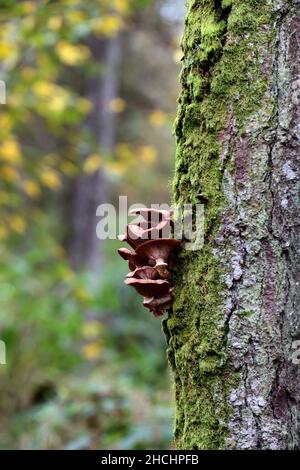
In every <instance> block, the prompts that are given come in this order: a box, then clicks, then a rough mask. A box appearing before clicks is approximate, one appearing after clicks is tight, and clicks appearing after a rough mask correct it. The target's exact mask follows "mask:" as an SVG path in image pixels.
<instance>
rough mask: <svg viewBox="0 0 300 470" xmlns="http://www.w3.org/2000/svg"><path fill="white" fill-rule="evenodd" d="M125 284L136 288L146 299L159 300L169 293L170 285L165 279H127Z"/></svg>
mask: <svg viewBox="0 0 300 470" xmlns="http://www.w3.org/2000/svg"><path fill="white" fill-rule="evenodd" d="M124 282H125V284H127V285H128V286H132V287H134V288H135V289H136V290H137V292H138V293H139V294H141V295H142V296H143V297H146V298H152V297H155V298H158V297H161V296H163V295H165V294H167V293H168V291H169V289H170V283H169V282H168V281H166V280H164V279H157V280H152V279H134V278H128V279H125V281H124Z"/></svg>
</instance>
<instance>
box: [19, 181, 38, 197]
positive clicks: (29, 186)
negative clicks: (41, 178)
mask: <svg viewBox="0 0 300 470" xmlns="http://www.w3.org/2000/svg"><path fill="white" fill-rule="evenodd" d="M23 186H24V191H25V192H26V193H27V194H28V196H30V197H32V198H35V197H38V196H39V195H40V193H41V190H40V187H39V185H38V183H37V182H36V181H34V180H27V181H25V182H24V185H23Z"/></svg>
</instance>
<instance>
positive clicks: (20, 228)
mask: <svg viewBox="0 0 300 470" xmlns="http://www.w3.org/2000/svg"><path fill="white" fill-rule="evenodd" d="M9 225H10V226H11V228H12V229H13V230H14V231H15V232H17V233H19V234H22V233H24V232H25V230H26V222H25V220H24V219H23V218H22V217H21V216H20V215H12V216H11V217H10V219H9Z"/></svg>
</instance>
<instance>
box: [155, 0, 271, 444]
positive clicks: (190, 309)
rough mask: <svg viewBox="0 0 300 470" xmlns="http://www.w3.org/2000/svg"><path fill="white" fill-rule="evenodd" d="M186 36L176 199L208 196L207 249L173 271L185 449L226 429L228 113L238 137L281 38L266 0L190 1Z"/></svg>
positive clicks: (169, 329)
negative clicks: (223, 240)
mask: <svg viewBox="0 0 300 470" xmlns="http://www.w3.org/2000/svg"><path fill="white" fill-rule="evenodd" d="M187 6H188V9H187V16H186V22H185V32H184V36H183V40H182V47H183V52H184V65H183V69H182V73H181V83H182V91H181V95H180V97H179V106H178V116H177V120H176V123H175V134H176V138H177V153H176V171H175V178H174V181H173V193H174V202H175V203H176V204H179V205H180V206H182V205H183V204H186V203H194V204H196V203H198V202H202V201H203V200H205V246H204V247H203V249H202V250H200V251H197V252H188V251H184V250H183V251H182V253H181V254H180V256H179V259H178V263H177V268H176V273H175V286H176V302H175V305H174V311H173V314H172V315H171V316H170V318H169V319H168V320H167V321H166V323H165V325H164V329H165V331H166V334H167V339H168V356H169V359H170V363H171V365H172V367H173V370H174V374H175V387H176V401H177V413H176V425H175V440H176V445H177V447H178V448H181V449H222V448H224V447H225V437H226V435H227V434H228V421H229V418H230V407H229V406H228V400H227V397H228V393H229V391H230V389H231V388H232V387H233V386H234V384H235V383H236V382H237V380H238V376H237V375H236V373H235V372H234V371H233V369H232V367H231V365H230V363H229V360H228V353H227V325H226V322H224V314H223V311H222V308H221V303H222V299H223V298H224V295H226V289H225V286H224V285H223V284H222V282H221V280H220V274H221V268H220V261H219V260H218V259H216V258H215V257H214V256H213V255H212V248H213V240H214V236H215V234H216V232H217V231H218V228H219V226H220V218H221V214H222V213H223V211H224V209H225V207H226V201H225V198H224V195H223V191H222V187H221V186H222V179H223V173H224V170H225V169H226V168H227V169H228V170H230V168H229V162H227V161H225V162H223V163H222V162H221V161H220V153H221V149H222V139H221V138H220V133H221V132H222V131H224V129H226V127H227V125H228V121H229V117H230V116H234V118H235V123H236V128H237V134H238V133H242V132H243V129H244V125H245V123H246V120H247V119H248V118H249V116H250V115H251V114H252V113H253V112H255V111H256V110H257V109H259V107H260V104H261V101H262V99H263V96H264V94H265V92H266V90H267V87H268V78H267V77H266V76H265V74H264V73H263V70H262V61H263V60H264V54H267V52H268V49H269V48H270V47H271V45H272V43H273V40H274V30H273V24H274V18H273V14H272V12H271V10H270V5H268V4H267V1H261V0H251V1H249V0H223V1H222V2H221V1H220V0H188V2H187Z"/></svg>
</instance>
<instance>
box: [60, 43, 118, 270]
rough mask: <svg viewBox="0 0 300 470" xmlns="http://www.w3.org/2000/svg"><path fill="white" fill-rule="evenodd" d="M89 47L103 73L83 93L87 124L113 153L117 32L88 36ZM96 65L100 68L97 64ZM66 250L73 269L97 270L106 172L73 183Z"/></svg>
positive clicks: (105, 149) (104, 148) (106, 151)
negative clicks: (99, 209)
mask: <svg viewBox="0 0 300 470" xmlns="http://www.w3.org/2000/svg"><path fill="white" fill-rule="evenodd" d="M89 46H90V49H91V51H92V55H93V57H94V59H96V61H97V63H98V64H99V66H100V67H101V71H102V73H100V72H99V74H98V75H97V76H93V78H91V79H90V80H89V82H88V85H87V90H86V97H87V98H88V99H89V100H90V101H91V102H92V104H93V111H92V112H91V115H90V117H89V119H88V122H87V126H88V128H89V130H90V131H92V132H93V134H94V135H95V136H96V137H97V138H98V142H97V144H98V147H99V152H100V153H101V154H102V155H103V154H104V155H105V154H110V153H112V151H113V149H114V146H115V140H116V118H115V116H116V115H115V113H114V112H113V111H112V110H111V109H110V106H109V105H110V102H111V101H112V100H113V99H114V98H116V97H117V95H118V88H119V75H120V63H121V50H120V34H117V35H115V36H114V37H112V38H109V39H96V38H92V39H91V40H90V44H89ZM100 67H99V68H100ZM74 192H75V194H74V196H73V200H74V203H73V209H72V229H71V235H70V242H69V247H70V248H69V253H70V258H71V262H72V265H73V267H74V268H75V269H80V268H85V269H87V270H89V271H91V272H94V273H99V271H100V267H101V241H100V240H98V239H97V237H96V209H97V207H98V205H99V204H102V203H107V202H108V198H109V192H108V184H107V181H106V176H105V173H104V172H103V171H102V170H101V169H100V170H98V171H96V172H94V173H93V174H91V175H89V174H82V175H80V176H79V178H78V180H77V181H76V183H75V191H74Z"/></svg>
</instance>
